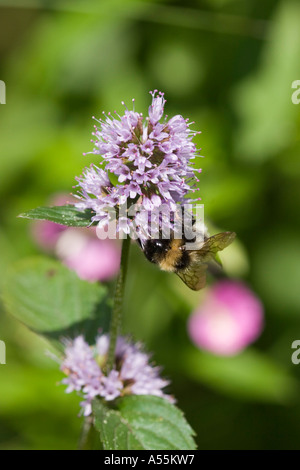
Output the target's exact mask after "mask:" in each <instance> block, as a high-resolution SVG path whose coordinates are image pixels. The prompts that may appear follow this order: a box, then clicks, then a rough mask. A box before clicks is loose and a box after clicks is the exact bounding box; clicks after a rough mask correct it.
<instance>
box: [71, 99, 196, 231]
mask: <svg viewBox="0 0 300 470" xmlns="http://www.w3.org/2000/svg"><path fill="white" fill-rule="evenodd" d="M150 93H151V95H152V103H151V105H150V107H149V112H148V113H149V115H148V116H147V117H146V118H145V119H144V118H143V115H142V114H140V113H137V112H136V111H134V110H132V111H129V110H128V109H127V108H126V109H125V114H124V115H123V116H119V115H116V116H115V117H112V115H111V114H110V113H108V115H107V116H106V115H104V118H103V119H101V120H99V121H98V122H99V125H98V126H95V131H94V133H93V135H94V136H95V139H94V140H93V143H94V150H93V153H94V154H95V155H99V156H101V158H102V161H101V162H100V163H99V164H100V165H103V169H100V168H99V167H97V166H91V167H90V168H87V169H86V170H85V171H84V173H83V175H82V176H81V177H79V178H77V181H78V186H79V188H80V194H79V195H77V198H79V201H78V202H77V203H76V207H77V208H78V209H80V210H84V209H92V210H93V211H94V213H95V215H94V216H93V218H92V220H93V221H100V222H101V225H102V226H103V225H104V224H105V223H108V222H109V221H110V220H111V218H110V216H111V212H110V210H109V209H114V210H115V211H116V212H117V214H119V212H120V207H121V206H123V205H126V207H127V208H128V209H129V208H130V207H132V206H133V205H135V206H137V209H138V210H139V211H141V212H142V211H146V212H148V211H153V210H154V209H159V208H167V209H168V210H170V211H171V212H172V213H174V212H176V208H177V207H178V205H180V206H181V205H183V204H185V203H188V202H190V199H188V197H187V196H188V193H189V192H190V190H191V189H193V188H194V185H195V182H196V181H198V180H197V178H196V177H195V170H194V168H193V162H192V160H193V159H194V158H195V156H197V150H196V146H195V144H194V143H193V142H192V139H193V137H194V136H195V135H196V133H195V132H194V131H191V129H190V125H191V124H192V123H189V122H188V120H187V119H184V118H183V117H182V116H180V115H177V116H174V117H173V118H171V119H170V120H167V117H165V119H164V120H163V121H162V122H161V120H162V117H163V113H164V106H165V103H166V100H165V98H164V94H163V93H161V92H159V93H158V92H157V90H155V91H154V92H150ZM133 101H134V100H133ZM123 104H124V103H123ZM197 171H200V170H197ZM112 174H113V175H114V177H113V178H112ZM113 181H114V183H113ZM125 218H126V219H128V220H127V223H124V221H123V223H122V226H121V224H120V223H119V216H117V224H116V231H117V232H120V231H124V230H123V227H126V230H125V233H128V230H130V229H132V228H134V229H135V231H136V232H137V233H139V232H140V235H141V237H142V236H143V228H142V227H141V226H139V224H137V223H135V224H134V222H136V220H135V219H136V216H135V214H134V215H130V214H129V213H128V211H127V212H126V214H125ZM173 224H174V220H173V219H172V218H170V228H171V229H172V228H173ZM145 236H146V235H145Z"/></svg>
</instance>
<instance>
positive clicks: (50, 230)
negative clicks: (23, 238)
mask: <svg viewBox="0 0 300 470" xmlns="http://www.w3.org/2000/svg"><path fill="white" fill-rule="evenodd" d="M73 200H74V199H73V197H72V196H69V195H68V194H66V193H59V194H56V195H55V196H53V197H52V198H51V199H50V201H49V204H50V205H51V206H63V205H64V204H68V203H71V202H72V201H73ZM64 230H66V227H65V226H64V225H60V224H55V223H54V222H49V220H36V221H34V222H33V223H32V224H31V235H32V238H33V239H34V241H35V242H36V244H37V245H38V246H39V247H40V248H42V250H44V251H47V252H51V251H54V249H55V245H56V242H57V240H58V239H59V236H60V235H61V233H62V232H63V231H64Z"/></svg>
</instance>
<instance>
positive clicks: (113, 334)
mask: <svg viewBox="0 0 300 470" xmlns="http://www.w3.org/2000/svg"><path fill="white" fill-rule="evenodd" d="M129 249H130V238H129V237H127V238H125V239H124V240H123V245H122V255H121V266H120V272H119V276H118V279H117V282H116V287H115V297H114V306H113V311H112V317H111V322H110V335H109V338H110V340H109V349H108V357H107V367H106V368H107V372H109V371H110V370H111V369H112V368H113V366H114V361H115V350H116V344H117V337H118V334H119V330H120V326H121V321H122V308H123V298H124V287H125V280H126V273H127V265H128V255H129Z"/></svg>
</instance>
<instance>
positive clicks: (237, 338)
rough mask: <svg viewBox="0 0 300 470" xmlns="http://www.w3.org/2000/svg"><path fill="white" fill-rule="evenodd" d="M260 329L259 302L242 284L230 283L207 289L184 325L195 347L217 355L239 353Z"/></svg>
mask: <svg viewBox="0 0 300 470" xmlns="http://www.w3.org/2000/svg"><path fill="white" fill-rule="evenodd" d="M262 329H263V306H262V303H261V302H260V300H259V299H258V298H257V297H256V296H255V294H254V293H253V292H252V291H251V290H250V289H249V288H248V287H246V286H245V285H244V284H242V283H241V282H237V281H231V280H224V281H219V282H218V283H217V284H215V285H214V286H213V287H212V288H210V290H209V291H208V293H207V295H206V297H205V299H204V302H203V303H202V305H200V307H199V308H198V309H197V310H196V312H195V313H194V314H193V315H192V316H191V317H190V319H189V323H188V331H189V334H190V337H191V339H192V340H193V342H194V343H195V344H196V346H198V347H199V348H202V349H205V350H208V351H210V352H212V353H214V354H217V355H221V356H223V355H224V356H230V355H234V354H237V353H239V352H240V351H242V350H243V349H244V348H245V347H246V346H248V345H249V344H250V343H252V342H253V341H255V340H256V339H257V338H258V337H259V335H260V334H261V331H262Z"/></svg>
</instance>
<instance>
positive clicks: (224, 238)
mask: <svg viewBox="0 0 300 470" xmlns="http://www.w3.org/2000/svg"><path fill="white" fill-rule="evenodd" d="M235 236H236V234H235V232H221V233H217V234H216V235H213V236H212V237H209V238H207V239H206V240H205V241H204V242H203V244H202V246H201V248H200V249H199V250H193V253H194V254H195V255H196V257H197V259H198V260H199V261H202V263H204V262H206V261H209V260H210V259H212V258H215V256H216V255H217V253H218V251H222V250H224V248H226V247H227V246H229V245H230V244H231V243H232V242H233V240H234V239H235Z"/></svg>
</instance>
